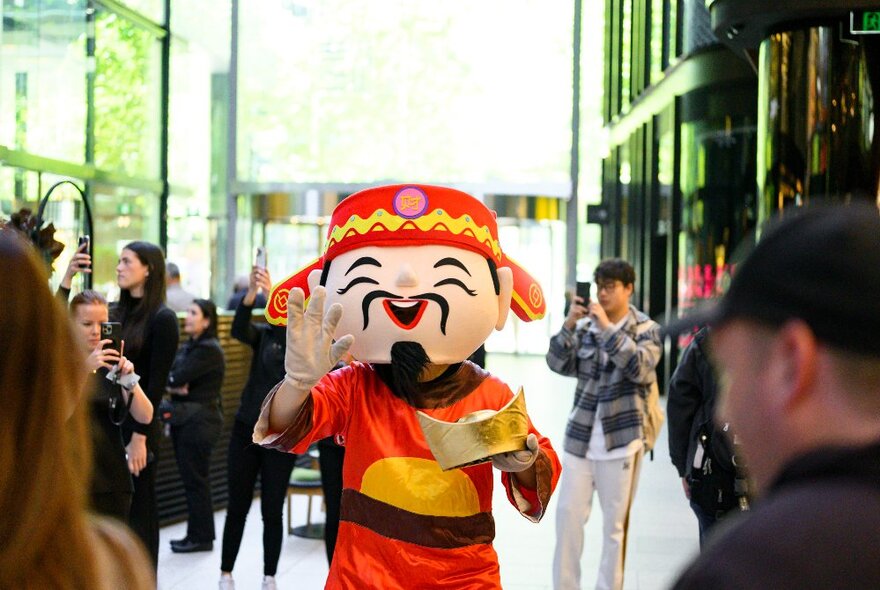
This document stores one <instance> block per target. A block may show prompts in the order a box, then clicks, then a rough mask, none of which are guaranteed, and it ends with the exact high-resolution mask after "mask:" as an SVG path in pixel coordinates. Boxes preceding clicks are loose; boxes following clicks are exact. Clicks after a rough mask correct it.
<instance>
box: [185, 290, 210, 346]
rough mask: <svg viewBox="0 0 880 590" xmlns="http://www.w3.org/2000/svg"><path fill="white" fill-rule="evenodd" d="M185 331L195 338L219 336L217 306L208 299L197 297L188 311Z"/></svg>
mask: <svg viewBox="0 0 880 590" xmlns="http://www.w3.org/2000/svg"><path fill="white" fill-rule="evenodd" d="M183 331H184V332H185V333H186V334H189V335H190V336H192V337H193V338H196V339H198V338H202V337H204V338H216V337H217V306H216V305H214V302H213V301H209V300H208V299H195V300H193V302H192V303H191V304H190V306H189V308H188V309H187V311H186V319H184V322H183Z"/></svg>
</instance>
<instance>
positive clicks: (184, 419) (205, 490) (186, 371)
mask: <svg viewBox="0 0 880 590" xmlns="http://www.w3.org/2000/svg"><path fill="white" fill-rule="evenodd" d="M183 331H184V332H185V333H186V334H188V335H189V340H187V341H186V342H185V343H184V344H183V346H181V347H180V350H178V351H177V356H175V357H174V364H173V365H172V366H171V372H170V373H169V374H168V392H169V393H170V394H171V404H172V408H173V409H172V412H171V416H172V417H171V420H170V423H171V441H172V442H173V443H174V454H175V455H176V456H177V468H178V470H179V471H180V479H181V480H182V481H183V488H184V491H185V492H186V506H187V509H188V510H189V519H188V521H187V526H186V536H185V537H184V538H183V539H179V540H174V541H171V550H172V551H174V552H175V553H192V552H194V551H211V549H213V548H214V504H213V502H212V500H211V480H210V473H209V471H210V467H211V451H212V450H213V448H214V444H216V442H217V439H218V438H220V431H221V429H222V428H223V415H222V414H221V412H220V387H221V385H222V384H223V375H224V373H225V371H226V359H225V358H224V356H223V349H222V348H220V342H219V341H218V340H217V307H216V306H215V305H214V304H213V303H212V302H210V301H208V300H207V299H195V300H193V302H192V303H191V304H190V306H189V309H188V310H187V313H186V320H185V321H184V324H183Z"/></svg>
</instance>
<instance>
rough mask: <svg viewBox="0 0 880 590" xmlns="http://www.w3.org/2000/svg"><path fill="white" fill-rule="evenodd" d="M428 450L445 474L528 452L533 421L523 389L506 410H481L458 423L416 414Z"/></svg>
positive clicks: (506, 406) (459, 420) (462, 418)
mask: <svg viewBox="0 0 880 590" xmlns="http://www.w3.org/2000/svg"><path fill="white" fill-rule="evenodd" d="M416 414H417V416H418V419H419V426H421V427H422V432H423V433H424V435H425V439H426V440H427V441H428V447H430V449H431V453H433V454H434V458H435V459H436V460H437V463H439V464H440V468H441V469H443V471H447V470H449V469H456V468H460V467H468V466H470V465H477V464H479V463H485V462H486V461H491V459H492V455H497V454H499V453H509V452H512V451H524V450H526V437H528V435H529V418H528V415H527V414H526V400H525V395H524V394H523V390H522V387H520V388H519V391H517V393H516V395H515V396H514V397H513V399H511V400H510V401H509V402H507V405H505V406H504V407H503V408H501V409H500V410H498V411H495V410H477V411H476V412H471V413H470V414H468V415H466V416H462V417H461V418H459V419H458V420H457V421H456V422H445V421H443V420H437V419H436V418H432V417H431V416H429V415H427V414H425V413H424V412H420V411H416Z"/></svg>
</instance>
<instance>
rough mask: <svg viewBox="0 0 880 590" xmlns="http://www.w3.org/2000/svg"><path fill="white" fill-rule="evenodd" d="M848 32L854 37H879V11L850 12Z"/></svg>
mask: <svg viewBox="0 0 880 590" xmlns="http://www.w3.org/2000/svg"><path fill="white" fill-rule="evenodd" d="M849 31H850V33H853V34H855V35H880V10H864V11H856V12H850V13H849Z"/></svg>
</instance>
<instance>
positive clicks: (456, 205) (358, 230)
mask: <svg viewBox="0 0 880 590" xmlns="http://www.w3.org/2000/svg"><path fill="white" fill-rule="evenodd" d="M318 284H321V285H324V286H325V287H326V289H327V299H326V305H328V306H329V305H330V304H332V303H334V302H337V301H338V302H339V303H341V304H342V308H343V316H342V320H341V321H340V323H339V326H338V328H337V330H336V332H337V336H343V335H345V334H352V335H354V337H355V340H354V345H353V346H352V348H351V354H352V356H354V358H356V359H357V360H359V361H363V362H370V363H390V362H391V360H392V348H395V349H399V348H400V347H401V343H416V344H418V345H420V348H421V349H422V350H423V351H424V354H425V355H427V361H429V362H431V363H434V364H452V363H457V362H461V361H463V360H464V359H466V358H467V357H468V356H470V354H471V353H473V352H474V351H475V350H476V349H477V348H479V346H480V345H481V344H482V343H483V342H484V341H485V340H486V338H487V337H488V336H489V334H491V332H492V329H497V330H500V329H501V328H503V327H504V322H505V320H506V319H507V312H508V310H510V309H513V311H514V313H515V314H516V315H517V316H519V317H520V318H521V319H522V320H524V321H531V320H535V319H540V318H542V317H543V316H544V311H545V307H546V306H545V303H544V295H543V293H542V291H541V287H540V286H538V284H537V283H536V282H535V280H534V279H532V277H531V276H529V274H528V273H526V272H525V271H524V270H523V269H522V268H521V267H520V266H519V265H517V264H516V263H515V262H513V261H512V260H511V259H510V258H508V257H507V256H505V255H504V253H503V252H502V250H501V245H500V244H499V243H498V225H497V223H496V222H495V214H494V212H493V211H490V210H489V209H488V208H486V206H485V205H483V203H481V202H480V201H478V200H477V199H475V198H474V197H472V196H470V195H468V194H466V193H463V192H461V191H458V190H454V189H451V188H444V187H438V186H425V185H393V186H381V187H376V188H370V189H366V190H363V191H360V192H357V193H355V194H353V195H351V196H350V197H348V198H346V199H344V200H343V201H342V202H341V203H339V205H338V206H337V207H336V209H334V211H333V215H332V217H331V220H330V228H329V231H328V233H327V240H326V245H325V249H324V253H323V255H322V256H321V258H319V259H317V260H315V261H314V262H313V263H312V264H310V265H308V266H307V267H306V268H304V269H302V270H300V271H298V272H296V273H295V274H293V275H291V276H290V277H288V278H287V279H285V280H283V281H282V282H281V283H279V284H278V285H276V286H275V287H274V288H273V289H272V293H271V294H270V296H269V303H268V305H267V306H266V317H267V318H268V320H269V322H270V323H272V324H275V325H284V324H285V323H286V322H287V296H288V293H289V292H290V289H291V288H293V287H299V288H301V289H303V290H304V291H305V294H306V297H307V298H308V296H309V293H310V292H311V290H312V289H314V288H315V287H316V286H317V285H318Z"/></svg>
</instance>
